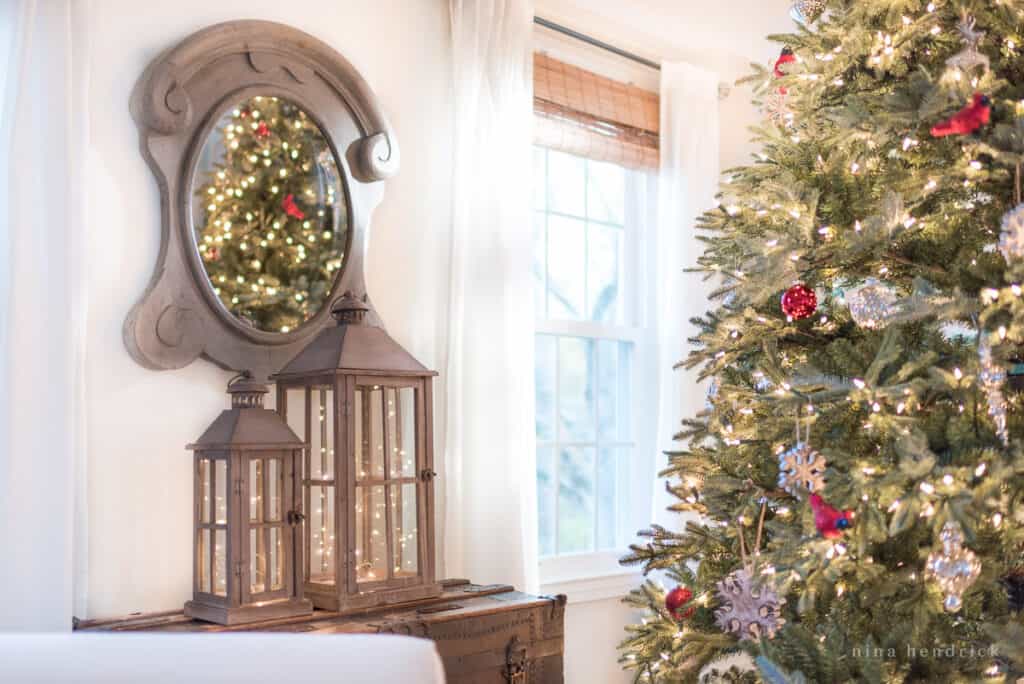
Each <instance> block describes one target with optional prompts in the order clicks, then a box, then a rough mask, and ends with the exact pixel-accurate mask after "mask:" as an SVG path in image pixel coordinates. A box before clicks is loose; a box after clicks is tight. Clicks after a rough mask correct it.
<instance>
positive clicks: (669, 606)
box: [665, 587, 694, 620]
mask: <svg viewBox="0 0 1024 684" xmlns="http://www.w3.org/2000/svg"><path fill="white" fill-rule="evenodd" d="M691 599H693V592H692V591H690V590H689V589H687V588H686V587H676V588H675V589H673V590H672V591H670V592H668V593H667V594H665V609H666V610H668V612H669V613H671V614H672V617H674V618H675V619H676V620H685V619H686V618H688V617H690V616H691V615H693V611H694V608H693V606H690V607H689V608H687V609H686V610H684V611H683V612H682V614H680V613H679V612H678V611H679V609H680V608H682V607H683V606H684V605H686V604H687V603H689V602H690V600H691Z"/></svg>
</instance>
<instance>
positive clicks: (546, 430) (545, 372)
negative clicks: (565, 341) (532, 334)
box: [534, 335, 558, 442]
mask: <svg viewBox="0 0 1024 684" xmlns="http://www.w3.org/2000/svg"><path fill="white" fill-rule="evenodd" d="M535 352H536V365H535V367H534V368H535V370H534V374H535V376H536V394H537V396H536V411H537V416H536V421H537V439H538V440H540V441H542V442H550V441H553V440H554V439H555V373H556V372H557V367H558V366H557V363H556V361H557V358H558V338H557V337H555V336H554V335H537V336H536V350H535Z"/></svg>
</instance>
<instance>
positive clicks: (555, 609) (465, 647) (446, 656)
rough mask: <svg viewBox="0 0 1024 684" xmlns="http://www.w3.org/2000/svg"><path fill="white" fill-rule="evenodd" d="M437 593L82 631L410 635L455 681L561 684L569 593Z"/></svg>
mask: <svg viewBox="0 0 1024 684" xmlns="http://www.w3.org/2000/svg"><path fill="white" fill-rule="evenodd" d="M442 584H443V586H444V591H443V593H442V594H441V595H440V596H438V597H435V598H431V599H426V600H422V601H415V602H411V603H405V604H401V605H396V606H390V607H388V608H385V609H378V610H370V611H364V612H361V613H355V614H353V613H347V614H345V615H341V614H339V613H335V612H330V611H322V610H318V611H316V612H314V613H313V615H311V616H306V617H295V618H284V619H278V620H267V621H264V622H253V623H249V624H245V625H235V626H224V625H215V624H210V623H207V622H201V621H198V620H193V619H191V618H188V617H186V616H185V615H184V614H183V613H182V612H181V611H172V612H166V613H152V614H139V615H131V616H128V617H124V618H116V619H110V620H84V621H76V623H75V630H76V631H108V632H130V631H150V632H240V631H246V632H309V633H312V634H404V635H409V636H414V637H422V638H426V639H430V640H432V641H434V642H435V643H436V644H437V650H438V653H440V654H441V659H442V660H443V661H444V667H445V672H446V674H447V678H448V682H449V684H508V683H509V682H513V683H515V684H561V682H562V681H563V675H562V656H563V650H564V643H563V642H564V618H565V596H563V595H559V596H530V595H528V594H524V593H522V592H518V591H515V590H514V589H513V588H512V587H510V586H507V585H487V586H482V585H479V584H472V583H471V582H468V581H466V580H447V581H445V582H443V583H442Z"/></svg>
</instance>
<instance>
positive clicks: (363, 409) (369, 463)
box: [355, 386, 384, 480]
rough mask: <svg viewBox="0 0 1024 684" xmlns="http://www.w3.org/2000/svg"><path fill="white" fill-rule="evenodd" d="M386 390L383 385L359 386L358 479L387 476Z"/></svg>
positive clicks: (357, 413) (357, 391)
mask: <svg viewBox="0 0 1024 684" xmlns="http://www.w3.org/2000/svg"><path fill="white" fill-rule="evenodd" d="M383 401H384V393H383V391H381V388H380V387H379V386H375V387H357V388H356V406H355V408H356V414H355V419H356V430H355V433H356V454H355V460H356V479H357V480H383V479H384V413H383Z"/></svg>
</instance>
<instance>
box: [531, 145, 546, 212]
mask: <svg viewBox="0 0 1024 684" xmlns="http://www.w3.org/2000/svg"><path fill="white" fill-rule="evenodd" d="M545 153H546V150H545V149H544V148H543V147H534V148H533V206H534V208H535V209H543V208H544V205H545V202H547V194H546V187H545V186H546V185H547V175H546V173H545V168H544V167H545V159H544V157H545Z"/></svg>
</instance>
